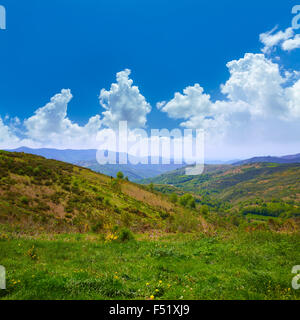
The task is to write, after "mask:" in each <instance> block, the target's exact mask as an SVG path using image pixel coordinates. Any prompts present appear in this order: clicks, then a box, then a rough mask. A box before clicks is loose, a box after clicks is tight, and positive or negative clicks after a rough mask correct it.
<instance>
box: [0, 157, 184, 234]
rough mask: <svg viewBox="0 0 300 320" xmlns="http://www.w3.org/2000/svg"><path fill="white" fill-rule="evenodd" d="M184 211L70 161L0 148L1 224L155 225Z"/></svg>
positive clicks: (61, 228)
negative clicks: (0, 149)
mask: <svg viewBox="0 0 300 320" xmlns="http://www.w3.org/2000/svg"><path fill="white" fill-rule="evenodd" d="M182 210H183V209H182V208H180V207H179V206H176V205H174V204H172V203H171V202H169V201H168V198H167V197H165V196H163V195H161V194H158V193H151V192H149V191H148V190H147V189H146V188H144V187H142V186H138V185H136V184H133V183H131V182H127V181H123V180H122V181H119V180H117V179H112V178H110V177H107V176H104V175H102V174H98V173H95V172H92V171H91V170H89V169H85V168H81V167H77V166H74V165H71V164H67V163H63V162H59V161H55V160H47V159H45V158H42V157H38V156H35V155H29V154H23V153H10V152H6V151H0V224H5V225H8V226H11V228H12V229H14V230H16V229H18V228H19V230H25V229H26V230H32V231H33V232H36V231H37V230H38V228H37V226H38V227H39V228H41V229H46V230H47V231H58V232H65V231H82V232H83V231H89V230H93V231H98V230H99V231H100V230H101V229H105V228H106V227H107V226H110V228H112V227H113V226H114V225H120V226H130V227H131V228H132V229H133V230H134V231H141V230H147V229H160V228H164V227H165V225H166V218H168V217H170V216H172V215H175V214H177V213H178V212H181V211H182Z"/></svg>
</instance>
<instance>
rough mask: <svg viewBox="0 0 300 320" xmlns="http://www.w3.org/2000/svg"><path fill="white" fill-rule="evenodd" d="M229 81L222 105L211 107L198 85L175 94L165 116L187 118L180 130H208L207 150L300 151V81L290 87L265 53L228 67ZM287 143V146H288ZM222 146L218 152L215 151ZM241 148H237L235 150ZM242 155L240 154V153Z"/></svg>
mask: <svg viewBox="0 0 300 320" xmlns="http://www.w3.org/2000/svg"><path fill="white" fill-rule="evenodd" d="M227 67H228V69H229V72H230V77H229V79H228V81H227V82H226V83H225V84H224V85H222V86H221V91H222V93H223V94H224V95H225V98H224V99H223V100H218V101H216V102H213V101H212V100H211V98H210V96H209V95H207V94H205V93H204V90H203V88H202V87H200V85H199V84H195V85H194V86H193V87H187V88H186V89H184V91H183V94H181V93H175V96H174V98H173V99H172V100H170V101H169V102H167V103H165V104H164V106H163V107H162V108H161V111H163V112H166V113H167V114H168V116H169V117H171V118H174V119H183V120H184V121H183V122H182V123H181V126H183V127H187V128H194V129H199V128H204V129H205V131H206V137H207V143H208V144H209V146H208V148H210V147H211V146H212V145H213V146H214V150H215V151H216V150H218V151H220V150H227V151H225V152H228V151H229V150H231V151H232V152H237V151H238V150H240V151H241V152H240V154H241V153H242V150H243V148H245V149H246V148H248V150H245V154H246V153H247V152H248V153H247V154H248V155H250V154H251V152H250V149H251V151H252V154H253V151H254V150H257V152H259V148H260V147H259V146H260V145H264V146H265V149H263V150H260V151H264V152H266V150H267V149H268V148H267V147H266V146H267V145H269V147H270V148H269V149H268V150H269V151H270V152H275V153H276V150H277V152H278V151H279V150H280V147H279V145H281V146H283V145H285V144H288V143H290V144H293V146H292V147H291V150H292V149H293V148H294V149H295V150H296V149H297V147H299V148H300V144H299V142H300V141H299V136H300V126H299V124H300V80H298V81H295V82H294V83H293V84H292V85H290V86H289V85H287V83H288V82H287V81H288V80H290V77H287V78H286V77H285V76H283V75H282V74H281V72H280V68H279V65H278V64H276V63H274V62H272V61H271V60H269V59H267V58H266V57H265V56H264V55H263V54H251V53H247V54H246V55H245V56H244V57H243V58H241V59H239V60H234V61H231V62H229V63H228V64H227ZM287 141H288V142H287ZM218 144H219V148H216V146H217V145H218ZM237 146H238V148H237ZM234 148H236V149H235V150H233V149H234ZM237 153H238V152H237Z"/></svg>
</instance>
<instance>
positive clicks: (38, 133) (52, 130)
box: [24, 89, 101, 149]
mask: <svg viewBox="0 0 300 320" xmlns="http://www.w3.org/2000/svg"><path fill="white" fill-rule="evenodd" d="M72 97H73V96H72V94H71V91H70V90H69V89H63V90H61V92H60V93H58V94H56V95H55V96H53V97H52V98H51V100H50V102H48V103H47V104H46V105H45V106H44V107H41V108H39V109H37V110H36V111H35V114H34V115H33V116H32V117H30V118H28V119H26V120H25V121H24V125H25V128H26V136H27V138H28V139H29V140H31V141H33V142H34V143H38V144H40V145H41V146H55V147H61V148H64V147H68V148H76V149H78V148H88V147H91V146H92V145H93V143H94V142H95V141H96V135H97V132H98V130H99V129H100V127H101V121H100V116H99V115H96V116H94V117H92V118H90V119H89V121H88V123H87V124H86V125H85V126H79V125H78V124H77V123H73V122H72V121H71V120H70V119H69V118H68V117H67V110H68V103H69V102H70V101H71V99H72Z"/></svg>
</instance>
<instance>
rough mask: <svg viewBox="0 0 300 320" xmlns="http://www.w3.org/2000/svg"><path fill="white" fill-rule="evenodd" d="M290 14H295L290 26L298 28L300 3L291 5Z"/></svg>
mask: <svg viewBox="0 0 300 320" xmlns="http://www.w3.org/2000/svg"><path fill="white" fill-rule="evenodd" d="M292 14H296V16H295V17H294V18H293V20H292V28H293V29H300V5H296V6H294V7H293V9H292Z"/></svg>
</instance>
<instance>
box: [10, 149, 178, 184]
mask: <svg viewBox="0 0 300 320" xmlns="http://www.w3.org/2000/svg"><path fill="white" fill-rule="evenodd" d="M7 151H10V152H23V153H28V154H33V155H38V156H42V157H44V158H46V159H52V160H58V161H63V162H68V163H71V164H75V165H79V166H82V167H85V168H88V169H91V170H93V171H96V172H99V173H103V174H106V175H108V176H113V177H115V176H116V174H117V172H119V171H122V172H123V173H124V175H125V176H127V177H128V178H129V179H130V180H131V181H137V180H141V179H147V178H152V177H155V176H158V175H160V174H163V173H166V172H168V171H173V170H176V169H178V168H181V167H183V165H177V164H147V165H146V164H137V165H133V164H130V163H128V164H126V165H125V164H116V165H111V164H107V165H100V164H99V163H98V162H97V160H96V154H97V150H96V149H89V150H71V149H70V150H58V149H47V148H42V149H31V148H27V147H21V148H18V149H14V150H7ZM117 159H118V154H117ZM159 162H160V163H162V159H159ZM149 163H150V161H149Z"/></svg>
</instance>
